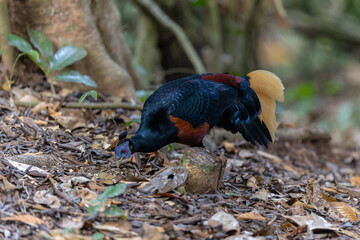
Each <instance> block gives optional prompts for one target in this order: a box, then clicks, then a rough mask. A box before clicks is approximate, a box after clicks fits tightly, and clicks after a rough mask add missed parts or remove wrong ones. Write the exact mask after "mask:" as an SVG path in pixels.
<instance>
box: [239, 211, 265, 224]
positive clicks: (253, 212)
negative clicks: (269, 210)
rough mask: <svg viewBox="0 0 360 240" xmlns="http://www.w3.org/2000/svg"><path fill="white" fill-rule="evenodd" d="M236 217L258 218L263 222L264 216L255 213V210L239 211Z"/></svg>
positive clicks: (244, 218) (242, 218) (240, 218)
mask: <svg viewBox="0 0 360 240" xmlns="http://www.w3.org/2000/svg"><path fill="white" fill-rule="evenodd" d="M236 219H237V220H258V221H261V222H265V220H266V219H265V218H264V217H263V216H261V215H260V214H259V213H257V212H256V211H254V210H253V211H251V212H247V213H239V214H237V215H236Z"/></svg>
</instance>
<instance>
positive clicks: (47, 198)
mask: <svg viewBox="0 0 360 240" xmlns="http://www.w3.org/2000/svg"><path fill="white" fill-rule="evenodd" d="M33 200H34V202H36V203H40V204H45V205H48V206H49V207H50V208H60V206H61V204H60V200H59V198H58V197H56V196H54V195H52V194H50V193H48V192H47V191H45V190H41V191H37V192H36V193H35V194H34V197H33Z"/></svg>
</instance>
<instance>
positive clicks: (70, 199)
mask: <svg viewBox="0 0 360 240" xmlns="http://www.w3.org/2000/svg"><path fill="white" fill-rule="evenodd" d="M20 90H21V93H17V96H19V98H20V96H21V100H22V101H35V100H37V101H41V102H42V103H41V104H38V105H37V106H35V107H33V108H30V107H14V108H11V107H10V106H9V105H8V103H7V102H6V101H5V100H4V99H5V98H7V93H5V92H4V91H2V92H0V237H1V238H3V239H24V238H26V239H53V238H54V239H313V238H316V239H329V238H339V239H346V238H355V239H360V230H359V227H360V221H359V220H358V219H359V216H360V212H359V208H360V202H359V199H360V174H359V173H360V153H359V152H356V151H355V150H351V149H346V148H345V147H343V146H334V145H332V144H331V142H330V141H329V139H328V137H327V135H326V134H324V133H322V132H318V131H316V130H311V129H304V128H298V127H296V126H292V125H289V124H282V125H281V126H280V128H279V135H278V138H277V140H276V141H275V143H273V144H271V145H270V147H269V148H268V149H265V148H261V147H258V146H252V145H249V144H248V143H246V142H244V141H243V140H241V137H240V136H237V135H232V134H226V133H224V132H223V131H221V130H217V129H215V130H213V131H212V132H211V133H210V134H209V135H208V136H207V137H206V141H205V146H206V149H209V150H210V152H209V153H207V152H206V151H205V150H201V149H200V150H199V149H196V150H195V151H194V152H195V155H196V154H199V155H201V154H203V155H204V154H205V158H216V159H218V158H219V157H218V156H220V155H221V154H222V153H224V154H225V159H226V160H227V164H226V168H225V172H224V175H223V177H222V181H221V184H219V188H218V189H217V190H215V191H212V192H210V190H209V191H207V190H206V189H205V190H204V189H203V190H204V191H203V192H204V193H201V194H200V193H193V194H190V193H188V192H187V190H186V188H184V187H178V185H176V184H175V185H172V184H173V183H174V182H175V183H176V181H178V182H181V181H186V176H184V174H183V172H181V171H178V172H177V171H176V169H175V170H174V167H176V166H179V162H181V161H184V158H183V156H184V151H186V150H187V149H188V148H185V147H184V146H181V145H178V144H176V145H175V148H174V149H173V150H172V151H170V148H169V147H168V146H166V147H164V148H163V149H161V151H160V152H157V153H152V154H136V155H135V156H134V157H132V158H131V159H123V160H121V161H119V160H116V159H115V158H114V155H113V150H111V144H112V143H113V142H114V141H115V140H116V139H117V136H118V134H119V133H120V132H121V131H123V130H125V123H130V121H131V120H134V119H138V118H139V117H140V115H141V112H140V111H138V110H125V109H116V110H112V109H87V110H85V109H69V108H64V107H62V106H63V103H64V102H69V101H70V102H74V101H75V102H76V101H77V100H78V97H79V95H76V94H67V93H65V92H64V91H62V92H61V94H60V95H61V96H63V97H60V100H53V101H50V100H49V99H50V98H51V96H50V94H44V93H36V92H35V93H34V92H31V91H30V93H29V91H25V90H24V89H17V91H18V92H19V91H20ZM46 96H48V97H46ZM64 96H66V97H64ZM100 101H101V99H100ZM137 126H138V123H137V122H136V121H135V122H133V123H131V124H130V127H129V129H128V131H129V134H130V135H131V134H133V133H134V132H135V131H136V128H137ZM294 134H295V135H294ZM214 156H215V157H214ZM195 157H196V156H195ZM190 160H191V159H190ZM224 167H225V166H224ZM164 169H166V170H169V171H172V172H171V174H170V175H169V174H168V175H167V178H166V181H169V182H166V181H165V183H166V184H165V185H166V187H165V188H164V187H161V186H157V185H156V184H159V183H160V182H161V181H158V180H157V181H151V179H157V178H156V177H159V176H161V174H162V173H164V172H165V171H164ZM204 169H205V168H204ZM204 172H207V171H206V169H205V170H204ZM169 176H171V177H169ZM171 180H174V181H172V182H170V181H171ZM149 184H155V186H150V187H149Z"/></svg>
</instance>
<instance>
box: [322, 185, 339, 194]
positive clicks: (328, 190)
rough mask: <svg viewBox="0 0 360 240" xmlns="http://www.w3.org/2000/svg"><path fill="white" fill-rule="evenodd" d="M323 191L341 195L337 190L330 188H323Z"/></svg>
mask: <svg viewBox="0 0 360 240" xmlns="http://www.w3.org/2000/svg"><path fill="white" fill-rule="evenodd" d="M322 190H324V191H326V192H331V193H336V194H338V193H339V192H338V191H336V190H335V189H333V188H330V187H323V188H322Z"/></svg>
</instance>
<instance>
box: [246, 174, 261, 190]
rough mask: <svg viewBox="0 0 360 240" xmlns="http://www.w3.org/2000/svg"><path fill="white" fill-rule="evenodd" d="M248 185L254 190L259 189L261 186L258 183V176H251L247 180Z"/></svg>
mask: <svg viewBox="0 0 360 240" xmlns="http://www.w3.org/2000/svg"><path fill="white" fill-rule="evenodd" d="M246 186H247V187H251V188H252V189H254V190H257V189H259V187H258V186H257V185H256V178H255V177H251V178H249V180H248V181H247V182H246Z"/></svg>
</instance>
